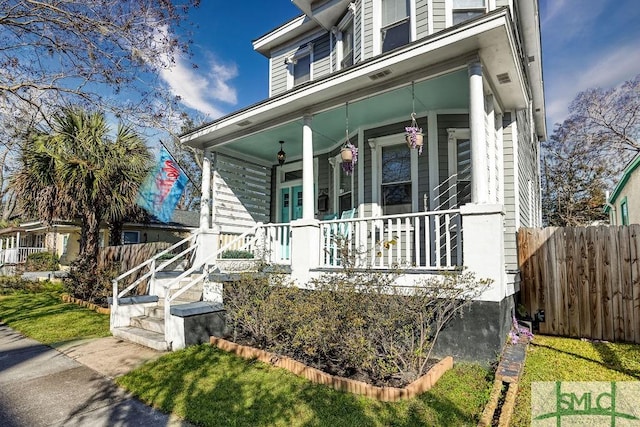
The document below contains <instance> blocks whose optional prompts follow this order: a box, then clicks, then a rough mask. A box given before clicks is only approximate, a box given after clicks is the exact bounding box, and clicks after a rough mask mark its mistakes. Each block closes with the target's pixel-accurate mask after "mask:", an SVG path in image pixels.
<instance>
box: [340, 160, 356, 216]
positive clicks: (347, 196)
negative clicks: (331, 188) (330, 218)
mask: <svg viewBox="0 0 640 427" xmlns="http://www.w3.org/2000/svg"><path fill="white" fill-rule="evenodd" d="M338 178H339V181H338V212H344V211H348V210H350V209H352V208H353V203H352V192H353V175H347V174H346V173H344V171H343V170H342V165H340V168H339V175H338Z"/></svg>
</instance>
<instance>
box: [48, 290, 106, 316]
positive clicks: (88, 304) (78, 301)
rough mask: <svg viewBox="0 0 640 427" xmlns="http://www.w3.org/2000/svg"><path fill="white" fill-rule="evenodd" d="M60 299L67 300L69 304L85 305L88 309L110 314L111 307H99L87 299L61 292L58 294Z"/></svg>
mask: <svg viewBox="0 0 640 427" xmlns="http://www.w3.org/2000/svg"><path fill="white" fill-rule="evenodd" d="M60 299H62V301H64V302H68V303H71V304H76V305H79V306H81V307H85V308H88V309H89V310H93V311H95V312H97V313H100V314H111V309H110V308H104V307H100V306H99V305H95V304H94V303H91V302H89V301H85V300H81V299H78V298H74V297H72V296H71V295H69V294H62V295H61V296H60Z"/></svg>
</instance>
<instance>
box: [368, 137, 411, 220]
mask: <svg viewBox="0 0 640 427" xmlns="http://www.w3.org/2000/svg"><path fill="white" fill-rule="evenodd" d="M406 144H407V143H406V141H405V134H404V133H399V134H395V135H386V136H382V137H379V138H371V139H369V146H370V147H371V151H372V155H373V156H372V158H373V159H374V160H375V164H372V165H371V166H372V173H371V184H372V194H371V202H372V203H373V204H374V205H376V206H377V208H378V215H384V213H383V208H382V200H381V199H382V148H383V147H388V146H392V145H405V146H406ZM407 150H409V148H408V147H407ZM409 152H410V153H411V212H418V150H409ZM403 182H404V181H403Z"/></svg>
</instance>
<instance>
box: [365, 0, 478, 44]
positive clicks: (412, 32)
mask: <svg viewBox="0 0 640 427" xmlns="http://www.w3.org/2000/svg"><path fill="white" fill-rule="evenodd" d="M448 1H451V0H448ZM485 1H486V0H485ZM381 31H382V0H373V55H374V56H375V55H380V54H381V53H382V38H381ZM417 31H418V30H417V27H416V0H409V43H411V42H413V41H415V40H416V38H417V36H416V34H417Z"/></svg>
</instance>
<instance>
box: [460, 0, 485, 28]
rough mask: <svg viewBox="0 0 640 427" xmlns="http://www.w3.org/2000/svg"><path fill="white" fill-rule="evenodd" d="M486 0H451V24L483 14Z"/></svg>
mask: <svg viewBox="0 0 640 427" xmlns="http://www.w3.org/2000/svg"><path fill="white" fill-rule="evenodd" d="M486 2H487V0H453V20H452V22H453V25H456V24H459V23H461V22H464V21H468V20H469V19H473V18H476V17H478V16H480V15H483V14H484V13H486V11H487V5H486Z"/></svg>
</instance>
